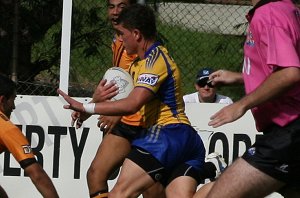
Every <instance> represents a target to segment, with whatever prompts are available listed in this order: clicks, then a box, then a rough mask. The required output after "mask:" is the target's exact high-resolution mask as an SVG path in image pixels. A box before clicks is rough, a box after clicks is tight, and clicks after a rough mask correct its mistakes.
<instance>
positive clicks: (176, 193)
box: [166, 176, 197, 198]
mask: <svg viewBox="0 0 300 198" xmlns="http://www.w3.org/2000/svg"><path fill="white" fill-rule="evenodd" d="M196 188H197V182H196V180H195V179H194V178H192V177H189V176H181V177H177V178H176V179H174V180H173V181H172V182H171V183H170V184H169V185H168V186H167V188H166V195H167V197H169V198H177V197H178V198H182V197H185V198H191V197H193V195H194V194H195V192H196Z"/></svg>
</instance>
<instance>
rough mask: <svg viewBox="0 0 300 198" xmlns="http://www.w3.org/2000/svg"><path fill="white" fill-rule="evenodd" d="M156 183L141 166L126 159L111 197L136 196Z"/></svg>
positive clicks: (110, 194) (130, 197)
mask: <svg viewBox="0 0 300 198" xmlns="http://www.w3.org/2000/svg"><path fill="white" fill-rule="evenodd" d="M153 184H154V181H153V179H152V178H151V177H150V176H149V175H148V173H146V172H145V171H144V170H143V169H142V168H141V167H139V166H138V165H137V164H135V163H134V162H132V161H131V160H129V159H125V161H124V163H123V165H122V169H121V173H120V176H119V178H118V181H117V183H116V185H115V186H114V188H113V189H112V191H111V192H109V197H110V198H134V197H138V196H139V195H140V194H141V193H142V192H144V191H145V190H146V189H148V188H149V187H151V186H152V185H153Z"/></svg>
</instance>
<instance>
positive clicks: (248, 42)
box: [246, 31, 255, 47]
mask: <svg viewBox="0 0 300 198" xmlns="http://www.w3.org/2000/svg"><path fill="white" fill-rule="evenodd" d="M246 45H248V46H250V47H253V46H254V45H255V42H254V39H253V35H252V32H251V31H248V32H247V39H246Z"/></svg>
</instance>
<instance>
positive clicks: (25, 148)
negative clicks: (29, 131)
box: [22, 145, 32, 154]
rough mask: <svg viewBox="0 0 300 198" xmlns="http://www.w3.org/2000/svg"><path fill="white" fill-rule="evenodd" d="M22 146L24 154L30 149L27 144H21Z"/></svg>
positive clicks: (29, 151)
mask: <svg viewBox="0 0 300 198" xmlns="http://www.w3.org/2000/svg"><path fill="white" fill-rule="evenodd" d="M22 148H23V151H24V153H25V154H29V153H31V151H32V150H31V147H30V146H29V145H23V146H22Z"/></svg>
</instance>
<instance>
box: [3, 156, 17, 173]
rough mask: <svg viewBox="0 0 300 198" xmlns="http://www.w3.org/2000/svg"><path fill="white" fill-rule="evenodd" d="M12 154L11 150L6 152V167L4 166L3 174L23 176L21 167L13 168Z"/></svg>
mask: <svg viewBox="0 0 300 198" xmlns="http://www.w3.org/2000/svg"><path fill="white" fill-rule="evenodd" d="M11 156H12V155H11V154H10V152H8V151H5V152H4V167H3V175H4V176H21V168H13V167H11V166H10V157H11Z"/></svg>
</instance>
